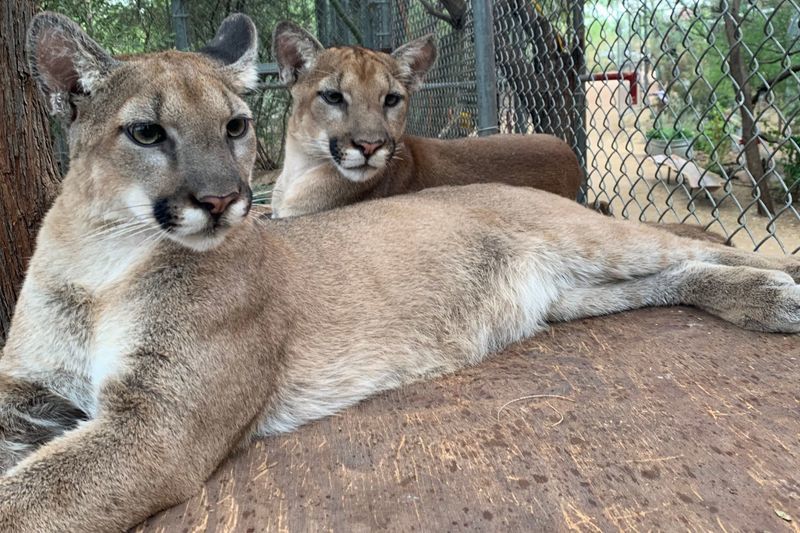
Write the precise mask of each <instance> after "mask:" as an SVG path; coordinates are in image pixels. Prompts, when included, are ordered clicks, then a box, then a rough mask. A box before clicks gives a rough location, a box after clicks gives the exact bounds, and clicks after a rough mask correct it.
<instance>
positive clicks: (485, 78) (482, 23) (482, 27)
mask: <svg viewBox="0 0 800 533" xmlns="http://www.w3.org/2000/svg"><path fill="white" fill-rule="evenodd" d="M472 18H473V20H474V23H475V84H476V88H477V96H478V135H480V136H485V135H491V134H493V133H497V132H498V130H499V128H498V115H497V69H496V68H495V62H494V14H493V12H492V2H491V0H472Z"/></svg>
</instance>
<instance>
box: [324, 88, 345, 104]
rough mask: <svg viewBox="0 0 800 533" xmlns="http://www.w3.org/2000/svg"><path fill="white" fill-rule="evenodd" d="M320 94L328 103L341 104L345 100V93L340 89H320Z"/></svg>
mask: <svg viewBox="0 0 800 533" xmlns="http://www.w3.org/2000/svg"><path fill="white" fill-rule="evenodd" d="M319 95H320V96H321V97H322V99H323V100H325V103H326V104H330V105H339V104H341V103H342V102H344V95H343V94H342V93H340V92H339V91H320V92H319Z"/></svg>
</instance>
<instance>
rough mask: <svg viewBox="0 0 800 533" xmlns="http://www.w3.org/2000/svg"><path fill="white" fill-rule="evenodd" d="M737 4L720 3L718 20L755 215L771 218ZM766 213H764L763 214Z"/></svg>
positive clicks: (733, 0) (772, 210) (737, 1)
mask: <svg viewBox="0 0 800 533" xmlns="http://www.w3.org/2000/svg"><path fill="white" fill-rule="evenodd" d="M740 7H741V0H729V1H727V2H726V1H725V0H723V2H722V5H721V10H720V11H721V12H722V16H723V17H724V18H725V36H726V37H727V39H728V45H729V46H730V53H729V54H728V58H727V59H728V66H729V67H730V70H731V76H732V77H733V81H734V84H735V86H734V89H735V90H736V101H737V102H739V110H740V111H741V115H742V143H743V144H744V157H745V161H746V165H747V170H748V171H749V172H750V175H751V176H752V177H753V180H754V181H755V183H756V186H757V187H758V190H759V192H760V193H761V194H760V197H761V198H760V200H761V201H760V202H759V204H758V212H759V213H761V214H762V215H764V216H772V213H775V207H774V205H773V202H772V195H771V194H770V192H769V186H768V183H767V180H766V179H765V178H764V165H763V164H762V163H761V154H760V152H759V149H758V143H759V142H760V141H759V139H758V135H757V133H756V121H755V118H754V117H755V113H754V111H753V98H752V95H751V92H752V91H751V90H750V84H749V83H748V81H747V79H748V72H747V70H746V69H745V66H744V60H743V59H742V46H741V41H742V31H741V27H742V19H741V17H740V16H739V9H740ZM765 211H766V212H765Z"/></svg>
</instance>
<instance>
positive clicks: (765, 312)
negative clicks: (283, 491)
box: [0, 14, 800, 533]
mask: <svg viewBox="0 0 800 533" xmlns="http://www.w3.org/2000/svg"><path fill="white" fill-rule="evenodd" d="M246 22H249V21H246ZM232 24H234V25H235V26H236V25H238V26H241V25H242V24H245V21H244V20H243V19H239V20H238V22H237V21H234V22H233V23H232ZM250 24H251V23H250ZM50 30H57V31H64V32H66V33H65V34H66V35H68V37H69V39H68V42H72V43H74V42H80V40H82V39H84V38H85V36H84V35H83V34H82V33H81V34H79V33H77V32H78V30H77V28H75V27H74V26H73V25H71V24H70V23H68V22H67V21H65V20H64V19H63V18H59V17H56V16H54V15H52V14H47V15H43V16H40V17H39V18H37V19H36V20H35V21H34V26H33V29H32V30H31V40H32V41H33V43H34V45H35V44H37V43H41V38H42V34H44V35H47V33H48V32H49V31H50ZM222 33H223V34H224V33H225V32H222ZM87 39H88V38H87ZM223 41H224V39H223ZM253 42H255V36H254V35H253ZM223 44H224V43H223ZM43 54H45V52H43ZM81 54H82V52H76V57H78V58H81V57H82V56H81ZM198 72H202V74H203V76H202V77H199V76H198V74H197V73H198ZM51 73H52V72H51ZM229 74H230V71H229V70H225V67H223V66H221V65H217V64H215V63H213V62H211V61H209V60H208V59H207V58H205V57H203V56H200V55H193V54H181V53H176V52H172V53H165V54H156V55H152V56H148V57H145V58H142V59H137V60H136V61H134V62H132V63H125V64H123V65H115V66H114V67H113V69H111V70H110V71H109V72H107V73H105V74H104V75H103V76H101V77H100V78H99V79H97V80H94V81H93V83H94V86H93V87H94V91H93V92H92V94H91V95H85V96H84V97H83V98H82V100H81V102H80V105H79V108H78V110H77V111H78V112H77V118H76V121H75V122H74V123H73V126H72V137H71V139H72V141H73V153H72V156H73V165H72V167H71V169H70V174H69V176H68V177H67V179H66V180H65V182H64V190H63V192H62V195H61V196H60V197H59V199H58V201H57V202H56V204H55V205H54V206H53V208H52V210H51V211H50V213H49V214H48V216H47V218H46V220H45V222H44V225H43V227H42V229H41V231H40V233H39V239H38V246H37V249H36V252H35V254H34V256H33V257H32V259H31V263H30V270H29V272H28V276H27V277H26V279H25V283H24V286H23V289H22V294H21V297H20V300H19V303H18V305H17V308H16V311H15V315H14V318H13V323H12V328H11V333H10V336H9V338H8V342H7V344H6V346H5V348H4V350H3V356H2V359H0V436H1V437H2V439H0V470H7V471H6V472H5V474H4V475H2V477H0V530H1V531H4V532H6V531H9V532H31V533H33V532H36V533H41V532H51V531H52V532H61V531H82V532H94V531H111V530H122V529H125V528H128V527H130V526H132V525H134V524H135V523H137V522H138V521H140V520H142V519H144V518H145V517H147V516H148V515H150V514H151V513H153V512H155V511H157V510H159V509H162V508H164V507H166V506H169V505H172V504H175V503H178V502H180V501H182V500H184V499H186V498H188V497H189V496H190V495H191V494H193V493H194V492H195V491H197V490H198V489H199V488H200V486H201V484H202V483H203V481H204V480H205V479H207V477H208V476H209V475H210V474H211V473H212V472H213V471H214V469H215V468H216V467H217V466H218V465H219V464H220V462H221V461H222V460H223V459H224V458H225V457H226V456H227V455H228V454H230V453H231V452H232V451H233V450H235V449H236V448H237V447H240V446H243V445H246V443H247V442H248V441H249V440H250V439H251V438H253V437H257V436H261V435H267V434H270V433H274V432H279V431H288V430H291V429H293V428H295V427H297V426H298V425H300V424H303V423H306V422H309V421H311V420H314V419H315V418H319V417H322V416H326V415H328V414H330V413H334V412H336V411H338V410H340V409H342V408H345V407H347V406H349V405H352V404H354V403H356V402H358V401H359V400H361V399H363V398H365V397H366V396H368V395H370V394H373V393H375V392H378V391H382V390H387V389H391V388H394V387H398V386H401V385H403V384H406V383H410V382H412V381H414V380H418V379H422V378H427V377H431V376H436V375H439V374H442V373H445V372H453V371H455V370H457V369H459V368H462V367H464V366H465V365H471V364H475V363H478V362H479V361H481V360H482V359H483V358H485V357H486V356H487V355H489V354H490V353H491V352H493V351H496V350H499V349H501V348H503V347H504V346H506V345H507V344H509V343H511V342H514V341H516V340H518V339H521V338H524V337H526V336H529V335H532V334H534V333H536V332H537V331H540V330H541V329H542V328H544V327H546V323H547V322H551V321H557V320H569V319H573V318H578V317H585V316H592V315H599V314H604V313H611V312H616V311H622V310H626V309H633V308H636V307H641V306H646V305H672V304H678V303H685V304H690V305H697V306H699V307H701V308H704V309H707V310H709V312H712V313H714V314H717V315H718V316H721V317H723V318H725V319H726V320H730V321H732V322H734V323H736V324H739V325H741V326H743V327H749V328H752V329H757V330H764V331H781V332H798V331H800V287H798V285H796V282H797V281H798V280H800V261H798V260H797V259H796V258H768V257H760V256H758V255H755V254H752V253H746V252H742V251H738V250H733V249H729V248H725V247H722V246H717V245H713V244H710V243H702V242H698V241H691V240H686V239H681V238H679V237H676V236H673V235H669V234H667V233H665V232H660V231H657V230H655V229H652V228H649V227H647V226H644V225H640V224H636V223H631V222H624V221H618V220H614V219H610V218H608V217H604V216H602V215H599V214H596V213H592V212H590V211H589V210H587V209H585V208H583V207H582V206H580V205H578V204H576V203H575V202H572V201H569V200H566V199H564V198H559V197H557V196H555V195H551V194H548V193H545V192H541V191H536V190H533V189H528V188H515V187H509V186H504V185H493V184H483V185H469V186H464V187H440V188H435V189H429V190H426V191H423V192H420V193H416V194H411V195H403V196H396V197H393V198H388V199H383V200H376V201H373V202H365V203H361V204H357V205H354V206H349V207H345V208H342V209H338V210H333V211H329V212H326V213H321V214H318V215H315V216H309V217H299V218H296V219H289V220H269V219H265V218H262V217H259V216H257V215H254V214H250V215H249V216H247V217H237V216H232V217H230V218H229V221H228V224H227V226H224V227H222V226H221V227H218V228H216V229H208V230H207V231H206V232H205V233H204V237H203V238H202V239H201V238H200V236H198V235H194V238H190V239H188V240H187V235H189V236H190V237H191V236H192V235H193V234H181V235H182V236H176V235H175V234H173V233H174V232H175V231H178V230H180V229H181V228H182V227H183V225H184V224H185V221H186V220H198V219H197V218H196V217H198V216H199V214H201V213H202V209H204V208H203V207H202V206H189V207H186V206H184V205H183V204H176V205H178V207H177V208H176V209H179V212H180V213H181V217H183V218H182V219H181V220H180V221H178V222H176V225H175V226H174V227H172V226H169V227H170V228H172V229H167V228H165V227H164V224H162V223H160V222H159V221H158V220H157V217H156V216H155V212H156V211H157V210H158V205H159V201H160V198H162V196H163V195H164V194H166V192H169V194H170V198H182V197H183V195H184V194H187V193H191V192H193V191H196V190H198V189H203V188H205V187H210V186H215V184H218V182H217V179H216V177H215V176H214V175H202V174H181V173H180V172H179V171H177V170H176V169H177V168H178V167H179V166H180V165H178V166H177V167H176V166H175V165H170V164H166V165H163V166H159V165H158V164H157V160H154V159H153V156H152V154H151V152H150V150H153V149H154V148H153V147H135V148H136V150H134V149H133V148H132V146H128V145H126V144H125V143H129V144H130V140H129V139H127V138H126V137H124V136H120V135H119V132H118V131H117V129H118V127H119V124H118V121H119V113H120V112H121V111H122V110H123V109H125V106H126V103H127V102H129V101H132V100H134V99H135V100H136V101H138V100H139V99H140V98H145V99H146V100H147V102H148V103H149V106H148V105H145V106H144V107H143V110H144V111H143V112H144V113H146V112H147V109H148V107H152V105H153V104H155V103H157V102H158V101H159V98H157V97H155V96H154V94H152V93H148V92H147V90H146V89H147V87H149V84H152V83H153V80H157V83H156V85H157V86H158V87H159V88H160V89H163V90H164V91H166V92H168V93H170V94H172V96H171V97H170V99H169V102H170V105H169V106H167V107H165V108H164V109H163V114H162V115H161V119H160V120H163V121H164V122H165V123H166V124H174V126H175V127H174V128H172V127H171V128H170V135H172V136H173V138H174V140H175V141H176V142H175V150H176V160H177V161H181V160H192V159H193V158H202V157H203V153H202V152H204V151H217V150H219V151H224V150H228V151H229V153H230V154H231V157H232V160H233V161H234V162H235V164H233V166H232V168H250V167H249V166H250V165H251V164H252V163H253V161H254V158H255V147H254V146H253V143H252V142H250V141H249V140H248V139H240V140H239V141H237V142H241V143H242V146H241V147H240V148H241V149H237V148H236V147H235V146H234V147H233V148H231V146H232V144H235V143H231V142H230V140H229V139H227V138H226V137H225V133H224V131H223V129H222V127H223V125H224V124H225V123H226V121H227V120H229V119H230V117H231V116H232V114H236V113H239V112H240V111H241V110H240V109H239V108H238V106H239V105H240V104H241V101H240V100H239V99H238V97H235V96H234V97H233V100H232V101H228V98H229V97H231V95H230V94H229V87H231V86H232V84H235V83H236V82H235V81H234V82H233V83H232V82H231V80H230V79H229V78H228V77H227V76H228V75H229ZM235 76H237V77H238V76H239V75H238V74H236V75H235ZM145 82H147V83H145ZM65 87H72V85H70V84H64V85H61V86H56V87H54V88H53V87H46V88H45V90H48V89H53V90H54V91H55V92H56V93H57V92H58V91H59V90H61V89H62V88H65ZM112 88H113V92H114V93H116V95H117V96H115V99H113V100H108V99H106V96H104V94H105V93H106V91H110V90H111V89H112ZM184 89H185V90H184ZM64 90H74V88H73V89H64ZM142 91H144V95H146V96H144V95H143V93H142ZM198 94H202V95H204V97H203V98H202V99H197V98H195V97H194V96H193V95H198ZM56 96H57V98H60V95H58V94H56ZM231 104H233V105H231ZM184 124H186V125H185V126H184ZM93 125H94V126H96V127H92V126H93ZM186 138H195V139H202V140H203V142H202V143H201V146H198V145H196V144H194V143H187V142H181V141H183V140H184V139H186ZM198 142H199V141H198ZM121 158H123V159H124V158H127V159H126V160H125V161H121V160H120V159H121ZM137 160H138V161H139V163H140V164H143V165H144V164H145V163H147V162H148V161H149V163H148V164H149V165H150V166H145V167H142V170H141V171H140V172H139V173H136V162H137ZM153 161H156V162H153ZM170 169H172V170H170ZM152 172H161V174H162V175H161V178H160V180H163V181H165V182H167V183H166V184H165V185H164V186H163V187H161V186H156V185H155V184H150V185H148V186H147V187H144V188H143V187H140V184H141V183H143V182H145V183H146V182H147V181H148V180H149V179H150V174H148V173H152ZM198 176H199V177H198ZM247 177H248V176H245V178H247ZM134 185H136V187H139V188H140V189H142V191H143V194H144V197H143V199H146V200H147V201H148V203H149V204H148V205H146V206H145V207H144V208H140V207H139V206H135V207H134V206H127V207H125V206H124V205H123V204H124V202H123V201H122V200H121V198H120V195H121V194H122V195H124V191H126V190H129V189H130V188H131V187H132V186H134ZM167 189H168V190H167ZM165 191H166V192H165ZM120 205H122V207H118V206H120ZM231 209H233V208H231ZM109 220H111V221H113V223H114V225H113V226H112V227H110V228H108V229H106V226H105V224H106V223H107V221H109ZM123 220H127V221H128V222H131V221H135V222H136V224H138V225H137V226H136V229H135V230H133V231H132V232H131V231H130V229H129V226H123V228H124V231H122V230H120V229H119V225H122V224H124V223H125V222H123ZM131 223H132V222H131ZM98 227H99V228H100V230H101V231H103V230H106V231H108V233H105V234H98V233H97V230H98ZM220 230H222V232H221V233H220Z"/></svg>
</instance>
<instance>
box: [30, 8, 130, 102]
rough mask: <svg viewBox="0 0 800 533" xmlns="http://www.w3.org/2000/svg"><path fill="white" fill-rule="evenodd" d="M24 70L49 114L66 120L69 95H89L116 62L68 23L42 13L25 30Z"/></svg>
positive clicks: (64, 19)
mask: <svg viewBox="0 0 800 533" xmlns="http://www.w3.org/2000/svg"><path fill="white" fill-rule="evenodd" d="M27 54H28V66H29V67H30V69H31V73H32V74H33V77H34V78H35V79H36V82H37V83H38V84H39V89H41V91H42V93H43V94H44V96H45V98H46V99H47V103H48V105H49V108H50V112H51V113H52V114H54V115H62V116H67V117H70V116H71V115H72V109H71V105H72V104H71V99H70V96H71V95H75V94H91V93H92V92H93V91H94V90H95V89H96V88H97V86H98V85H99V84H100V83H101V82H102V81H103V80H104V79H105V78H106V77H107V76H108V74H109V73H110V72H111V71H112V70H113V69H114V68H115V67H116V66H117V65H119V62H118V61H117V60H115V59H114V58H112V57H111V55H109V53H108V52H106V51H105V50H103V48H102V47H101V46H100V45H99V44H97V43H96V42H94V41H93V40H92V39H91V37H89V36H88V35H86V34H85V33H84V32H83V30H82V29H81V28H80V27H79V26H78V25H77V24H75V23H74V22H72V21H71V20H70V19H68V18H67V17H65V16H63V15H59V14H57V13H50V12H47V11H45V12H44V13H40V14H39V15H36V16H35V17H34V18H33V20H31V23H30V26H28V38H27Z"/></svg>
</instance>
